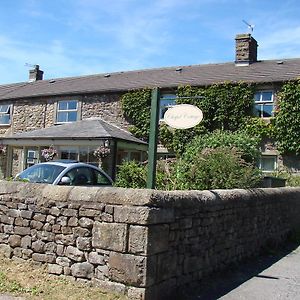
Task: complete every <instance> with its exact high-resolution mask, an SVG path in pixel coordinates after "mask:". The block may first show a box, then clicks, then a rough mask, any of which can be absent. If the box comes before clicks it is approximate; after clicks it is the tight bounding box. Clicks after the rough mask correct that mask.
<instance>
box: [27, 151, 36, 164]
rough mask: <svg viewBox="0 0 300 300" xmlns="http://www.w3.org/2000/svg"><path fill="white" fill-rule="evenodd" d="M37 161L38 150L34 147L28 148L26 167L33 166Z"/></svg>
mask: <svg viewBox="0 0 300 300" xmlns="http://www.w3.org/2000/svg"><path fill="white" fill-rule="evenodd" d="M36 162H37V151H36V150H33V149H28V150H27V159H26V167H30V166H33V165H34V164H35V163H36Z"/></svg>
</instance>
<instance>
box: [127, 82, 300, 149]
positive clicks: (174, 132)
mask: <svg viewBox="0 0 300 300" xmlns="http://www.w3.org/2000/svg"><path fill="white" fill-rule="evenodd" d="M254 93H255V85H254V84H250V83H245V82H224V83H220V84H214V85H211V86H208V87H191V86H180V87H178V90H177V97H178V99H177V100H176V102H177V104H181V103H189V104H192V105H196V106H198V107H199V108H200V109H201V110H202V111H203V115H204V118H203V121H202V122H201V123H200V124H199V125H197V126H195V127H193V128H191V129H189V130H178V129H172V128H169V127H168V126H166V125H165V124H162V125H161V126H160V141H161V143H162V144H164V145H165V146H166V147H167V148H168V149H169V150H173V151H174V152H175V153H177V154H182V153H183V152H184V149H185V145H187V143H189V142H190V141H191V140H192V139H193V138H194V137H195V136H198V135H202V134H206V133H209V132H213V131H215V130H227V131H238V130H239V131H244V132H246V133H248V134H250V135H251V136H256V137H259V138H260V139H261V140H263V139H265V138H267V139H268V138H271V139H273V138H274V139H275V141H276V144H277V146H278V150H279V151H280V152H281V153H282V154H283V153H292V154H300V134H299V132H300V79H299V80H295V81H290V82H287V83H285V84H284V85H283V87H282V90H281V92H280V93H279V95H278V100H279V103H278V106H277V108H276V112H275V113H276V115H275V117H274V118H272V119H271V120H270V122H267V123H266V122H265V121H264V120H263V119H261V118H257V117H253V111H252V110H253V106H254V103H253V101H254V100H253V99H254ZM122 108H123V111H124V115H125V116H126V117H127V118H128V119H129V121H130V122H131V123H132V124H133V126H132V127H131V128H130V131H131V132H132V133H133V134H134V135H136V136H137V137H139V138H142V139H144V140H147V139H148V135H149V127H150V109H151V89H143V90H136V91H130V92H128V93H126V94H124V95H123V96H122Z"/></svg>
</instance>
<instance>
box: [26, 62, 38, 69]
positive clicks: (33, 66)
mask: <svg viewBox="0 0 300 300" xmlns="http://www.w3.org/2000/svg"><path fill="white" fill-rule="evenodd" d="M24 67H29V68H34V69H35V68H37V67H38V65H33V64H29V63H25V65H24Z"/></svg>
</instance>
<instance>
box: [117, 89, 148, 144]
mask: <svg viewBox="0 0 300 300" xmlns="http://www.w3.org/2000/svg"><path fill="white" fill-rule="evenodd" d="M121 105H122V109H123V111H124V115H125V117H126V118H127V119H128V120H129V122H130V123H131V124H133V125H132V126H131V127H130V128H129V130H130V132H131V133H132V134H134V135H135V136H136V137H138V138H141V139H144V140H147V139H148V135H149V128H150V114H151V89H143V90H135V91H130V92H128V93H126V94H124V95H123V96H122V99H121Z"/></svg>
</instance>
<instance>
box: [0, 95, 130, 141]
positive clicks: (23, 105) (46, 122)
mask: <svg viewBox="0 0 300 300" xmlns="http://www.w3.org/2000/svg"><path fill="white" fill-rule="evenodd" d="M63 100H78V102H79V106H80V109H79V115H78V119H79V120H81V119H87V118H91V117H101V118H103V119H104V120H105V121H108V122H111V123H113V124H116V125H117V126H119V127H122V128H124V129H126V128H127V127H128V122H127V121H126V120H125V119H124V117H123V113H122V110H121V104H120V95H119V94H102V95H101V94H100V95H70V96H60V97H57V96H53V97H43V98H32V99H28V100H22V99H18V100H15V101H13V102H10V103H7V104H12V105H13V112H12V115H11V117H12V121H11V125H10V126H7V125H3V126H0V127H1V128H0V134H1V135H4V136H5V135H11V134H14V133H19V132H24V131H31V130H35V129H41V128H45V127H50V126H53V125H55V124H56V105H57V101H63Z"/></svg>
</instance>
